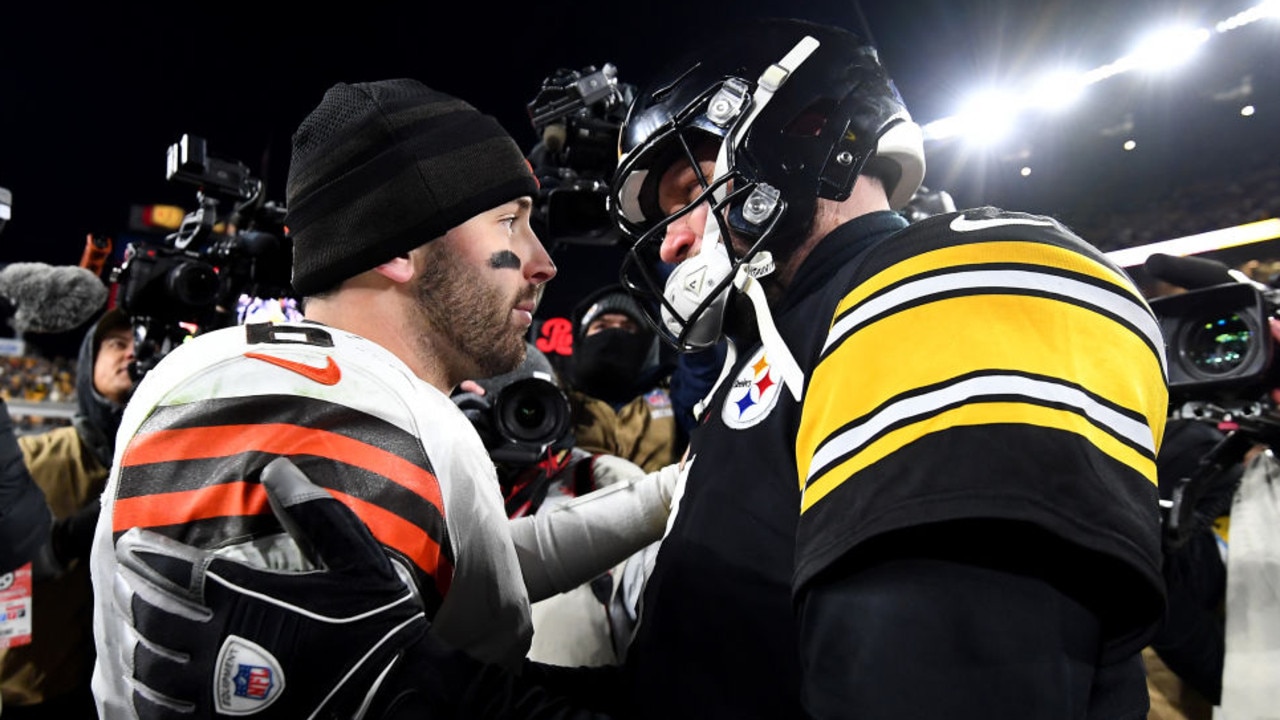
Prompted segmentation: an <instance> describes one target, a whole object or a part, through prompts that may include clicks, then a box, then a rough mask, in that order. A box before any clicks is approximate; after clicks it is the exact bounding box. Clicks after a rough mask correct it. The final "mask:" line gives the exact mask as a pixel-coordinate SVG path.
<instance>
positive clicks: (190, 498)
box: [111, 325, 454, 613]
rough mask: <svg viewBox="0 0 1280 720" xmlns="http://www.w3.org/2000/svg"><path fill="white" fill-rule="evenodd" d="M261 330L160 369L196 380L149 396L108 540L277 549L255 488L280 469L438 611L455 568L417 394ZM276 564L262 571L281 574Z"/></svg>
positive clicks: (325, 333)
mask: <svg viewBox="0 0 1280 720" xmlns="http://www.w3.org/2000/svg"><path fill="white" fill-rule="evenodd" d="M255 327H257V328H258V330H256V331H255V329H254V328H255ZM268 328H269V326H265V325H263V326H246V328H237V329H234V330H232V331H231V332H230V333H228V334H226V335H225V336H223V337H220V338H216V339H214V340H210V341H207V342H205V343H203V344H204V345H206V346H207V347H206V350H207V354H202V355H203V356H202V357H200V358H192V357H191V356H190V355H189V354H187V355H184V356H181V357H177V358H174V357H172V356H171V357H169V358H166V361H171V360H172V361H173V362H172V363H170V365H169V366H168V368H166V369H168V370H172V369H173V368H174V367H175V366H177V365H188V364H189V365H190V367H188V368H186V371H185V372H181V373H177V375H178V376H179V377H176V378H170V379H169V381H168V382H166V383H164V385H165V387H164V388H163V389H161V390H158V391H156V389H155V386H154V385H153V386H152V387H151V388H149V391H151V392H153V393H154V394H155V395H156V397H155V398H154V403H153V405H152V406H151V408H150V411H149V412H148V413H147V414H146V417H145V419H143V420H142V421H141V422H140V423H139V424H138V425H137V428H136V430H135V431H134V432H132V433H131V435H130V436H129V437H128V439H127V441H125V442H123V449H122V451H121V454H120V456H119V459H118V465H119V478H118V482H117V484H116V486H115V487H116V494H115V497H114V506H113V509H112V513H111V521H112V532H113V535H114V537H117V538H118V537H119V535H120V534H122V533H123V532H124V531H126V530H128V529H129V528H132V527H142V528H147V529H150V530H153V531H156V532H160V533H162V534H165V535H169V536H170V537H174V538H175V539H178V540H181V541H183V542H186V543H189V544H194V545H197V546H201V547H219V548H228V547H231V546H243V547H245V548H246V549H248V548H252V547H253V546H254V543H256V542H259V541H261V540H262V539H264V538H270V537H272V536H278V535H279V533H280V527H279V525H278V523H277V522H276V520H275V517H274V515H272V513H271V510H270V507H269V506H268V505H267V502H266V493H265V491H264V490H263V488H262V487H261V485H260V484H259V483H258V481H257V479H258V474H259V472H260V471H261V469H262V468H263V467H264V466H265V465H266V464H267V463H268V462H270V461H271V460H272V459H274V458H276V457H280V456H287V457H290V458H291V459H292V460H293V461H294V462H295V463H296V464H297V465H298V467H299V468H300V469H302V470H303V472H305V473H306V474H307V475H308V477H309V478H310V479H311V480H312V481H313V482H315V483H316V484H317V485H320V486H321V487H324V488H325V489H327V490H328V491H329V492H330V493H331V494H333V495H334V497H336V498H337V499H338V500H340V501H341V502H343V503H344V504H346V505H347V506H348V507H350V508H351V509H352V510H353V511H354V512H355V513H356V514H357V515H359V516H360V518H361V519H362V520H364V522H365V524H366V525H368V527H369V529H370V531H371V532H372V534H373V535H374V537H375V538H377V539H378V541H379V542H380V543H382V545H383V546H385V547H386V548H387V550H388V552H390V553H392V554H393V556H397V557H399V558H401V559H402V560H404V561H405V564H406V565H407V566H408V568H409V569H410V570H411V572H412V574H413V575H414V579H415V580H416V584H417V585H418V588H419V590H420V592H421V593H422V595H423V600H424V603H425V605H426V607H427V609H428V612H429V613H430V612H434V611H435V610H436V609H437V608H438V607H439V605H440V603H441V601H442V599H443V597H444V595H445V594H446V593H447V591H448V589H449V584H450V581H451V578H452V573H453V565H454V556H453V548H452V546H451V543H450V538H449V536H448V533H447V531H446V525H445V508H444V501H443V497H442V491H441V487H440V483H439V480H438V478H437V476H436V472H435V469H434V467H433V465H432V460H431V459H430V458H428V457H427V454H426V452H425V450H424V448H423V445H422V443H421V441H420V439H419V438H418V437H417V436H416V435H415V433H414V429H415V423H413V422H412V420H411V418H412V409H411V408H409V407H407V404H406V401H405V399H406V398H411V397H413V387H412V383H411V382H410V381H409V380H408V378H398V377H397V373H395V372H392V371H393V370H394V366H386V365H385V364H384V365H372V366H371V364H370V362H369V361H368V358H364V357H358V353H357V352H356V351H354V350H353V349H352V348H347V347H345V346H344V345H343V344H342V342H340V341H339V342H336V343H335V336H334V335H333V334H331V332H330V331H329V330H327V329H323V328H320V327H308V328H306V329H305V332H300V333H296V334H285V332H284V331H283V329H282V328H281V327H274V328H270V329H268ZM290 332H291V333H292V332H293V331H292V330H291V331H290ZM237 336H239V337H237ZM379 370H381V372H379ZM150 379H151V378H148V380H150ZM400 386H403V387H400ZM273 552H276V549H275V548H272V549H269V550H266V551H262V552H260V555H261V558H260V560H261V561H262V562H265V563H267V564H269V565H270V564H273V563H277V562H281V560H279V559H277V558H273V557H272V553H273ZM285 562H286V563H287V561H285Z"/></svg>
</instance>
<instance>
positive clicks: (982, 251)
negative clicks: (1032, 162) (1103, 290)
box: [835, 240, 1146, 317]
mask: <svg viewBox="0 0 1280 720" xmlns="http://www.w3.org/2000/svg"><path fill="white" fill-rule="evenodd" d="M991 263H1002V264H1007V263H1019V264H1027V265H1039V266H1043V267H1048V268H1057V269H1059V270H1066V271H1069V272H1073V273H1079V274H1081V275H1086V276H1088V277H1092V278H1096V279H1098V280H1102V281H1103V282H1106V283H1108V284H1110V285H1113V286H1115V288H1116V289H1118V290H1122V291H1124V292H1125V293H1127V294H1128V295H1129V296H1130V297H1132V298H1133V299H1134V301H1136V302H1137V303H1138V304H1140V305H1142V306H1144V307H1145V306H1146V300H1145V299H1143V297H1142V295H1141V294H1139V293H1138V291H1137V289H1136V288H1135V287H1134V286H1133V283H1131V282H1130V281H1129V280H1128V278H1126V277H1124V276H1123V275H1121V274H1119V273H1117V272H1116V271H1115V270H1113V269H1112V268H1110V267H1108V266H1107V265H1105V264H1103V263H1102V262H1099V261H1097V260H1094V259H1093V258H1090V257H1089V256H1087V255H1083V254H1081V253H1080V252H1079V251H1076V250H1068V249H1065V248H1061V247H1058V246H1057V245H1050V244H1047V243H1038V242H1026V241H1014V240H999V241H992V242H972V243H966V244H964V245H954V246H951V247H945V248H939V249H937V250H931V251H929V252H924V253H920V254H919V255H915V256H912V257H909V258H907V259H905V260H903V261H902V262H899V263H897V264H895V265H893V266H892V267H888V268H885V269H884V270H882V271H880V272H878V273H876V274H875V275H874V276H872V277H871V278H869V279H867V280H866V281H865V282H862V283H859V284H858V286H857V287H856V288H854V289H853V290H852V291H851V292H850V293H849V294H848V295H846V296H845V297H844V299H843V300H841V301H840V304H839V305H837V306H836V312H835V315H836V317H839V316H840V315H841V314H842V313H845V312H847V311H848V310H849V309H850V308H852V307H854V306H856V305H857V304H858V303H861V302H863V301H864V300H866V299H867V298H868V297H870V296H872V295H874V294H876V293H878V292H880V291H882V290H884V289H885V288H887V287H889V286H891V285H894V284H897V283H900V282H902V281H903V280H906V279H908V278H913V277H916V276H918V275H920V274H922V273H929V272H934V271H937V270H941V269H945V268H954V267H957V266H964V265H986V264H991Z"/></svg>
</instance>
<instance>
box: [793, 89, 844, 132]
mask: <svg viewBox="0 0 1280 720" xmlns="http://www.w3.org/2000/svg"><path fill="white" fill-rule="evenodd" d="M835 107H836V103H835V101H834V100H831V99H830V98H821V99H819V100H818V101H816V102H814V103H812V104H810V105H808V106H807V107H805V109H804V110H801V111H800V112H798V113H796V115H795V116H794V117H792V118H791V120H790V122H788V123H787V124H786V126H785V127H783V129H782V134H783V135H787V136H790V137H819V136H821V135H822V131H823V129H824V128H826V126H827V119H828V118H830V117H831V113H832V111H834V110H835Z"/></svg>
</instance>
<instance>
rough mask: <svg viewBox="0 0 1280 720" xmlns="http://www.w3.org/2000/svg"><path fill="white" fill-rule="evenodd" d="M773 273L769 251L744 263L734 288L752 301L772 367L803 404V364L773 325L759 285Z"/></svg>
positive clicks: (761, 337)
mask: <svg viewBox="0 0 1280 720" xmlns="http://www.w3.org/2000/svg"><path fill="white" fill-rule="evenodd" d="M773 270H774V265H773V255H772V254H771V253H769V252H768V251H763V252H759V253H756V256H755V257H754V258H752V259H751V262H749V263H743V264H742V265H741V266H740V267H739V268H738V273H737V274H736V275H734V276H733V286H734V287H736V288H738V290H739V291H740V292H742V293H743V294H744V295H746V296H747V297H748V298H750V299H751V304H752V305H754V306H755V309H756V328H757V329H758V330H759V331H760V342H761V344H763V345H764V350H765V353H766V354H767V355H768V358H769V364H770V365H772V366H773V369H774V370H776V371H777V372H778V374H779V375H780V376H781V377H782V380H783V382H784V383H786V386H787V389H788V390H790V391H791V397H793V398H795V399H796V402H800V396H801V395H803V394H804V373H802V372H800V364H799V363H797V362H796V359H795V356H793V355H792V354H791V349H790V348H788V347H787V342H786V341H785V340H783V339H782V335H780V334H779V333H778V327H777V326H776V325H774V324H773V315H772V314H771V313H770V312H769V301H768V300H767V299H765V296H764V288H762V287H760V283H759V278H762V277H764V276H766V275H768V274H769V273H771V272H773Z"/></svg>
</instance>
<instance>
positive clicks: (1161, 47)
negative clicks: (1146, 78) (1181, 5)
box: [1127, 27, 1209, 70]
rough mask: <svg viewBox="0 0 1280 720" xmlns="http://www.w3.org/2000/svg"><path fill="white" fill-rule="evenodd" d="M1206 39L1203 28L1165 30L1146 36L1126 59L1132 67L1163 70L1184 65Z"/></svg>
mask: <svg viewBox="0 0 1280 720" xmlns="http://www.w3.org/2000/svg"><path fill="white" fill-rule="evenodd" d="M1208 39H1209V31H1208V30H1206V29H1204V28H1189V27H1172V28H1166V29H1164V30H1159V31H1157V32H1154V33H1152V34H1151V35H1149V36H1147V38H1146V39H1145V40H1143V41H1142V43H1141V44H1140V45H1139V46H1138V49H1137V50H1136V51H1134V52H1133V53H1132V54H1130V55H1129V56H1128V58H1127V59H1128V60H1130V61H1131V62H1132V64H1133V66H1134V67H1138V68H1143V69H1147V70H1164V69H1166V68H1172V67H1176V66H1178V65H1181V64H1183V63H1185V62H1186V61H1187V60H1188V59H1190V58H1191V56H1192V55H1193V54H1195V51H1196V49H1197V48H1199V47H1200V46H1201V45H1203V44H1204V42H1205V41H1206V40H1208Z"/></svg>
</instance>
